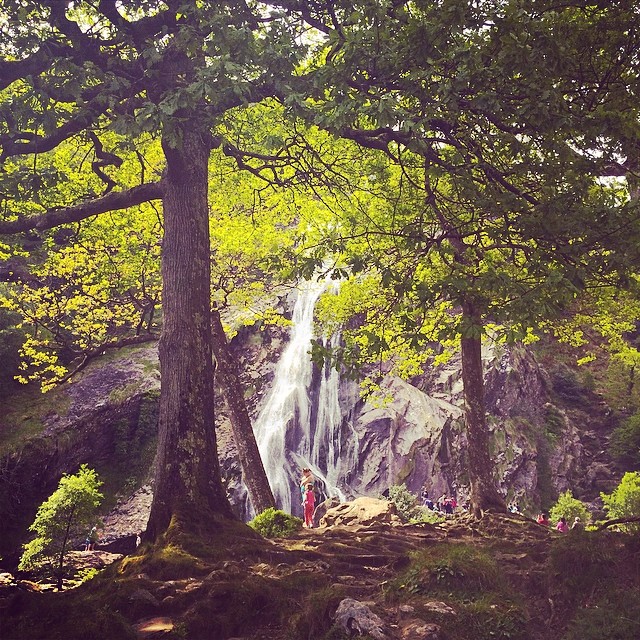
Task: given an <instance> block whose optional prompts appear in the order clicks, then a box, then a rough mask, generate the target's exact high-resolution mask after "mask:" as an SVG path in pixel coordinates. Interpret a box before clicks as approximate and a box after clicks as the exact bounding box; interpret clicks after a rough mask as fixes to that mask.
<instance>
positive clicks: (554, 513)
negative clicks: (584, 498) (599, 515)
mask: <svg viewBox="0 0 640 640" xmlns="http://www.w3.org/2000/svg"><path fill="white" fill-rule="evenodd" d="M562 517H564V518H565V519H566V521H567V524H568V525H569V527H571V525H572V523H573V521H574V520H575V519H576V518H580V522H581V523H582V526H585V525H586V524H587V522H589V520H590V519H591V514H590V513H589V510H588V509H587V507H586V506H585V505H584V503H583V502H581V501H580V500H578V499H577V498H574V497H573V493H572V492H571V491H565V492H564V493H562V494H560V496H559V497H558V500H557V502H556V503H555V504H554V505H553V507H551V509H550V510H549V519H550V520H551V522H552V523H553V524H555V523H557V522H558V520H560V518H562Z"/></svg>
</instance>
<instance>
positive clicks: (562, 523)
mask: <svg viewBox="0 0 640 640" xmlns="http://www.w3.org/2000/svg"><path fill="white" fill-rule="evenodd" d="M556 530H558V531H559V532H560V533H567V531H569V525H568V524H567V520H566V518H565V517H564V516H562V518H560V520H558V524H557V525H556Z"/></svg>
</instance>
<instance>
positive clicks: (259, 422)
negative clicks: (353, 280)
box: [254, 281, 345, 513]
mask: <svg viewBox="0 0 640 640" xmlns="http://www.w3.org/2000/svg"><path fill="white" fill-rule="evenodd" d="M328 287H329V284H328V283H326V282H323V281H320V282H315V281H307V282H305V283H304V285H303V286H301V288H300V289H299V292H298V297H297V300H296V303H295V306H294V308H293V317H292V321H291V330H290V336H289V338H290V339H289V343H288V344H287V346H286V348H285V350H284V351H283V353H282V355H281V357H280V360H279V361H278V362H277V364H276V368H275V376H274V380H273V385H272V388H271V390H270V392H269V394H268V395H267V397H266V399H265V401H264V404H263V405H262V407H261V410H260V412H259V415H258V417H257V419H256V420H255V422H254V432H255V435H256V441H257V443H258V449H259V450H260V455H261V456H262V462H263V464H264V467H265V471H266V473H267V477H268V479H269V484H270V485H271V489H272V491H273V494H274V497H275V499H276V504H277V506H278V508H279V509H282V510H283V511H286V512H288V513H301V507H300V500H299V494H298V479H299V477H300V470H301V468H302V467H309V468H310V469H311V470H312V471H313V473H314V475H315V476H316V478H317V479H318V480H319V484H320V485H322V486H323V488H324V492H325V493H326V494H327V495H328V496H337V497H338V498H340V499H341V500H344V499H345V497H344V495H343V494H342V492H341V491H340V490H339V489H338V488H337V486H336V485H337V482H338V476H339V468H340V465H339V463H340V460H339V456H340V450H339V442H340V425H341V421H342V418H341V414H340V406H339V403H338V388H339V382H340V380H339V373H338V371H336V370H335V369H333V370H331V369H329V367H328V366H325V367H324V369H323V371H322V372H321V379H320V385H319V390H318V394H317V398H318V401H317V406H315V407H312V402H311V385H312V380H313V363H312V362H311V357H310V354H309V352H310V350H311V340H312V339H313V338H314V333H313V330H314V324H313V312H314V309H315V305H316V302H317V301H318V298H319V297H320V295H321V294H322V293H323V292H324V291H325V290H326V289H327V288H328ZM331 339H332V340H334V341H335V340H338V339H339V336H333V337H332V338H331ZM292 494H293V497H294V500H293V501H292Z"/></svg>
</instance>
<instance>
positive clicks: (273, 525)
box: [248, 507, 302, 538]
mask: <svg viewBox="0 0 640 640" xmlns="http://www.w3.org/2000/svg"><path fill="white" fill-rule="evenodd" d="M248 524H249V526H250V527H251V528H252V529H255V530H256V531H257V532H258V533H259V534H260V535H261V536H264V537H265V538H284V537H285V536H288V535H289V534H290V533H293V532H294V531H296V530H297V529H300V527H301V526H302V520H301V519H300V518H296V517H295V516H292V515H290V514H288V513H285V512H284V511H280V510H279V509H274V508H273V507H269V508H268V509H265V510H264V511H263V512H262V513H259V514H258V515H257V516H256V517H255V518H254V519H253V520H251V522H249V523H248Z"/></svg>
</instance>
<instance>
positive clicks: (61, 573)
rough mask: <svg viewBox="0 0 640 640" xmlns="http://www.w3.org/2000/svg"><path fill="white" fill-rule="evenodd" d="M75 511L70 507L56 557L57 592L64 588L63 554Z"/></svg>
mask: <svg viewBox="0 0 640 640" xmlns="http://www.w3.org/2000/svg"><path fill="white" fill-rule="evenodd" d="M75 511H76V507H75V505H73V506H72V507H71V511H70V513H69V517H68V518H67V526H66V529H65V531H64V538H63V539H62V548H61V549H60V556H59V557H58V575H57V582H56V587H57V589H58V591H62V588H63V586H64V582H63V577H64V554H65V553H66V550H67V541H68V540H69V531H71V522H72V521H73V514H74V513H75Z"/></svg>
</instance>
